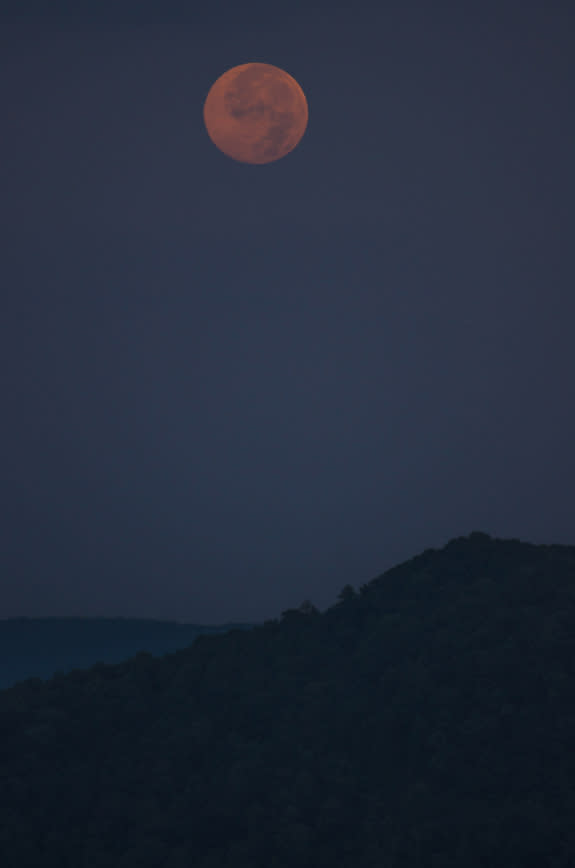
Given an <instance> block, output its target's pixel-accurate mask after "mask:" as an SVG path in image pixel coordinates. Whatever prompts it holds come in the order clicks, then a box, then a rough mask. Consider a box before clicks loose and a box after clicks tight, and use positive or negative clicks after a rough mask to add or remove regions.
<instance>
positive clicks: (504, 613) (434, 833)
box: [0, 533, 575, 868]
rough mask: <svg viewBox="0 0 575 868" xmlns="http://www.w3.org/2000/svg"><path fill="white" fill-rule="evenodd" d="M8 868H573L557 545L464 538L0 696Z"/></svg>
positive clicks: (565, 552) (573, 707) (574, 629)
mask: <svg viewBox="0 0 575 868" xmlns="http://www.w3.org/2000/svg"><path fill="white" fill-rule="evenodd" d="M0 768H1V776H0V818H1V819H0V862H1V864H2V865H7V866H10V868H40V866H41V868H112V866H113V868H190V866H193V868H248V866H249V868H288V866H289V868H295V866H298V868H302V866H303V868H307V866H309V868H312V866H313V868H335V866H338V868H384V866H385V868H420V866H426V868H427V866H429V868H432V866H433V868H439V866H441V868H448V866H449V868H480V866H481V868H487V866H489V868H568V866H569V868H572V866H573V865H575V823H573V818H574V817H575V547H574V546H559V545H553V546H541V545H539V546H535V545H529V544H525V543H521V542H519V541H516V540H498V539H491V538H490V537H488V536H487V535H485V534H480V533H474V534H471V535H470V536H469V537H466V538H459V539H455V540H452V541H451V542H450V543H449V544H448V545H447V546H445V548H443V549H441V550H432V549H431V550H427V551H425V552H423V554H421V555H419V556H418V557H415V558H413V559H412V560H410V561H408V562H406V563H404V564H401V565H400V566H397V567H395V568H393V569H391V570H389V571H388V572H387V573H385V574H384V575H382V576H380V577H378V578H376V579H374V580H373V581H371V582H369V583H368V584H367V585H364V586H362V587H361V588H360V590H359V592H356V591H354V589H353V588H352V587H351V586H348V587H346V588H344V589H343V591H342V593H341V594H340V596H339V599H338V602H337V603H336V604H335V605H334V606H333V607H332V608H331V609H328V610H327V611H326V612H325V613H323V614H320V613H319V612H317V610H315V609H313V607H311V606H304V607H302V609H301V610H289V611H287V612H284V613H283V615H282V617H281V619H279V620H274V621H269V622H266V623H265V624H264V625H262V626H259V627H256V628H254V629H252V630H247V631H241V630H235V631H231V632H229V633H226V634H223V635H219V636H201V637H199V638H198V639H197V640H196V641H195V642H194V644H193V645H192V646H190V647H189V648H187V649H185V650H182V651H177V652H176V653H175V654H171V655H168V656H166V657H163V658H161V659H154V658H152V657H151V656H149V655H146V654H141V655H139V656H138V657H137V658H135V659H134V660H131V661H129V662H127V663H124V664H120V665H99V666H96V667H94V668H93V669H91V670H89V671H87V672H73V673H70V674H69V675H63V676H59V677H56V678H54V679H52V680H51V681H48V682H46V683H42V682H38V681H30V682H27V683H24V684H19V685H17V686H15V687H13V688H11V689H9V690H6V691H3V692H2V693H0Z"/></svg>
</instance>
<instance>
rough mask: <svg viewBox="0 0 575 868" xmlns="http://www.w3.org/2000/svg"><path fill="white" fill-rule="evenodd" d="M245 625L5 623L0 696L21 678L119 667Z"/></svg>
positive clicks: (0, 633)
mask: <svg viewBox="0 0 575 868" xmlns="http://www.w3.org/2000/svg"><path fill="white" fill-rule="evenodd" d="M250 626H253V625H250V624H222V625H217V626H202V625H199V624H183V623H179V622H177V621H157V620H152V619H143V618H142V619H140V618H9V619H7V620H2V621H0V690H1V689H3V688H5V687H11V686H12V685H13V684H16V683H17V682H18V681H23V680H24V679H26V678H32V677H36V678H44V679H46V678H51V677H52V676H53V675H55V674H56V673H57V672H69V671H70V670H71V669H80V668H87V667H88V666H93V665H94V664H95V663H120V662H121V661H122V660H126V659H127V658H128V657H134V656H135V655H136V654H137V653H138V652H139V651H147V652H148V653H149V654H153V655H154V656H155V655H160V654H168V653H169V652H170V651H177V650H178V649H179V648H185V647H186V646H187V645H191V643H192V642H193V641H194V640H195V639H196V638H197V637H198V636H200V635H201V634H203V633H225V632H226V631H227V630H232V629H234V628H244V629H245V628H247V627H250Z"/></svg>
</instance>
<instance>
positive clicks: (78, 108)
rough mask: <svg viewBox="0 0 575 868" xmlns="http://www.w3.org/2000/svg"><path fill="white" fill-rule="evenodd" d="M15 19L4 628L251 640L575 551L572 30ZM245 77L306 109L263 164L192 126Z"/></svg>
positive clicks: (65, 10) (207, 19) (452, 10)
mask: <svg viewBox="0 0 575 868" xmlns="http://www.w3.org/2000/svg"><path fill="white" fill-rule="evenodd" d="M12 5H13V6H14V7H15V11H14V13H13V14H12V13H7V12H6V11H4V12H3V13H1V15H2V17H1V19H0V64H1V74H0V89H1V91H2V93H1V104H2V129H1V135H0V189H1V191H2V192H1V196H0V220H1V231H2V253H1V257H0V287H1V292H2V300H1V305H2V315H1V318H0V329H1V334H0V346H1V352H2V359H1V360H0V361H1V365H0V371H1V374H0V375H1V378H2V420H1V424H0V432H1V433H0V438H1V444H2V465H3V472H2V476H3V483H2V492H3V494H2V503H3V508H5V511H6V514H5V517H4V518H3V519H2V525H1V526H2V536H3V537H4V539H3V541H2V544H1V546H0V559H1V560H0V576H1V587H0V617H11V616H15V615H30V616H39V615H110V616H115V615H123V616H132V617H144V616H146V617H149V616H153V617H160V618H171V617H173V618H177V617H182V618H183V617H186V618H190V619H193V620H197V621H198V622H200V623H218V622H223V621H226V620H244V621H250V620H254V621H255V620H263V619H264V618H269V617H276V616H278V615H279V614H280V613H281V611H282V610H283V609H286V608H289V607H293V606H298V605H299V604H300V603H301V602H302V601H303V600H304V599H306V598H309V599H311V600H312V602H314V603H315V604H316V605H317V606H318V608H320V609H324V608H325V607H326V606H328V605H331V604H332V603H333V602H335V599H336V597H337V594H338V593H339V591H340V590H341V588H342V587H343V585H345V584H346V583H348V582H349V583H351V584H353V585H356V586H357V585H359V584H361V583H363V582H366V581H369V580H370V579H371V578H373V577H374V576H376V575H378V574H379V573H381V572H383V571H384V570H385V569H387V568H389V567H390V566H392V565H393V564H395V563H398V562H400V561H402V560H405V559H406V558H409V557H411V556H413V555H415V554H418V553H419V552H420V551H422V550H423V549H424V548H426V547H431V546H432V547H441V546H442V545H444V544H445V543H446V542H447V541H448V540H449V539H451V538H452V537H454V536H459V535H462V534H467V533H469V532H470V531H472V530H483V531H486V532H487V533H490V534H492V535H494V536H501V537H509V536H512V537H519V538H520V539H524V540H527V541H531V542H549V543H551V542H557V543H569V544H573V543H575V509H574V500H573V491H574V482H575V457H574V456H575V449H574V444H575V410H574V393H575V389H574V384H573V380H574V376H573V375H574V372H575V330H574V315H575V302H574V291H575V254H574V250H575V242H574V238H575V218H574V215H573V202H574V197H575V171H574V165H573V160H574V154H575V119H574V111H573V109H574V105H575V39H574V33H575V7H573V6H572V5H571V4H568V3H565V2H553V0H550V2H545V3H543V2H540V3H525V2H513V3H512V2H508V0H497V2H492V3H490V2H472V0H470V2H467V3H461V2H452V3H439V4H436V3H431V2H429V0H419V2H410V0H401V2H400V0H395V2H380V3H376V2H374V0H370V2H362V0H358V2H355V3H350V2H346V3H345V4H341V6H340V8H337V6H334V5H332V4H326V3H324V4H322V6H321V7H320V6H319V5H316V4H315V3H314V2H313V0H305V2H301V3H298V2H295V3H293V2H292V3H289V4H285V3H281V4H278V3H269V2H268V3H265V4H260V3H257V4H255V3H251V2H249V0H248V2H246V3H238V2H237V0H227V2H218V0H209V2H207V3H205V4H203V10H202V7H201V4H198V3H189V2H187V3H181V4H177V5H176V4H170V3H169V2H153V3H146V2H142V0H140V2H138V3H135V2H134V3H121V2H115V3H109V4H107V3H105V2H104V3H74V4H72V3H57V2H50V3H47V2H45V0H42V2H41V3H40V2H38V3H34V2H27V3H13V4H12ZM82 8H85V10H86V11H82ZM35 9H37V10H38V12H37V13H35V12H34V10H35ZM24 10H25V11H24ZM119 10H124V11H119ZM248 61H259V62H265V63H272V64H274V65H276V66H279V67H281V68H283V69H285V70H286V71H287V72H289V73H290V74H291V75H293V76H294V77H295V78H296V79H297V81H298V82H299V83H300V84H301V86H302V88H303V89H304V91H305V93H306V95H307V99H308V104H309V113H310V117H309V125H308V129H307V131H306V133H305V135H304V138H303V139H302V141H301V143H300V144H299V146H298V147H297V148H296V149H295V150H294V151H293V152H292V153H291V154H289V155H288V156H287V157H285V158H284V159H283V160H280V161H278V162H276V163H270V164H267V165H263V166H250V165H245V164H241V163H237V162H234V161H233V160H231V159H229V158H228V157H226V156H224V155H223V154H222V153H220V152H219V151H218V150H217V149H216V148H215V147H214V145H213V144H212V143H211V141H210V139H209V137H208V135H207V133H206V131H205V128H204V125H203V118H202V109H203V103H204V100H205V97H206V95H207V92H208V90H209V88H210V86H211V85H212V83H213V81H214V80H215V79H216V78H217V77H218V76H219V75H221V74H222V72H224V71H225V70H226V69H228V68H229V67H231V66H234V65H236V64H240V63H245V62H248Z"/></svg>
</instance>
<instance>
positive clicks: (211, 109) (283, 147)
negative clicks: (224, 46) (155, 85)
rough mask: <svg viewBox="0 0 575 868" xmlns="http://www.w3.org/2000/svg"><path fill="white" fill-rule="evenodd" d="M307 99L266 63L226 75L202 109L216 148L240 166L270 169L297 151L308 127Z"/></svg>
mask: <svg viewBox="0 0 575 868" xmlns="http://www.w3.org/2000/svg"><path fill="white" fill-rule="evenodd" d="M307 121H308V108H307V100H306V98H305V94H304V92H303V90H302V89H301V87H300V86H299V84H298V83H297V81H296V80H295V78H292V76H291V75H289V73H287V72H285V71H284V70H283V69H279V67H277V66H272V65H271V64H269V63H242V64H241V65H240V66H234V67H232V69H228V71H227V72H224V74H223V75H221V76H220V77H219V78H218V79H216V81H215V82H214V83H213V85H212V86H211V88H210V90H209V92H208V95H207V97H206V101H205V103H204V123H205V125H206V129H207V131H208V135H209V137H210V139H211V140H212V142H213V143H214V145H215V146H216V147H217V148H219V149H220V151H222V152H223V153H224V154H226V155H227V156H228V157H231V158H232V159H233V160H238V161H239V162H240V163H253V164H254V165H259V164H262V163H272V162H273V161H274V160H279V159H280V158H281V157H285V155H286V154H289V152H290V151H293V149H294V148H295V147H296V145H297V144H298V143H299V141H300V139H301V137H302V136H303V134H304V132H305V129H306V127H307Z"/></svg>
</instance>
